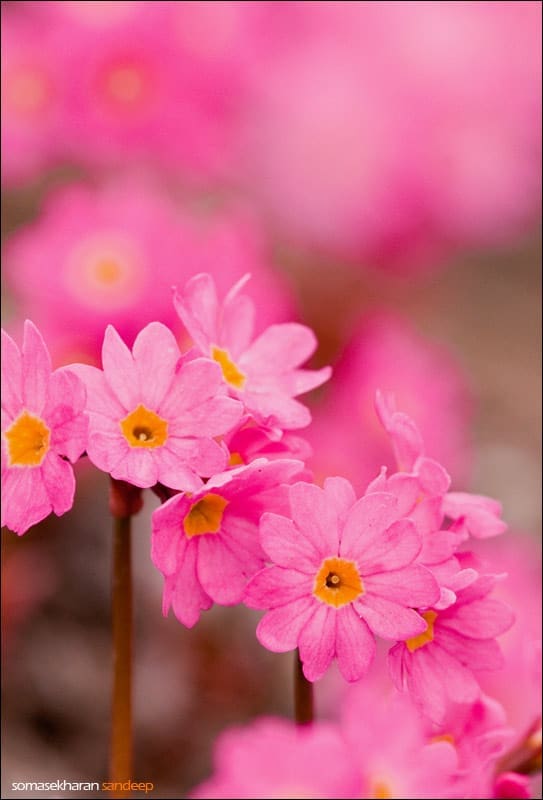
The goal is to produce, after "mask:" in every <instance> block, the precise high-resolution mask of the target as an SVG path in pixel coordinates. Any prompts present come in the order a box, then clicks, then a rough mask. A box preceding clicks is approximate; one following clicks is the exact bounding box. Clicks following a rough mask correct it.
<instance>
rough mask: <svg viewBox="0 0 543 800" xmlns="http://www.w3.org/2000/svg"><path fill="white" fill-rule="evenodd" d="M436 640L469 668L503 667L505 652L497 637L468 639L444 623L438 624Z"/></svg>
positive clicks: (435, 631) (435, 632) (435, 630)
mask: <svg viewBox="0 0 543 800" xmlns="http://www.w3.org/2000/svg"><path fill="white" fill-rule="evenodd" d="M434 640H435V642H436V643H437V644H438V645H439V646H440V647H442V648H443V649H444V650H446V651H447V652H448V653H449V654H450V655H452V656H453V657H454V658H456V659H458V661H460V663H461V664H464V666H466V667H468V668H469V669H473V670H479V669H501V668H502V667H503V664H504V659H503V654H502V651H501V650H500V646H499V644H498V643H497V641H496V640H495V639H467V638H466V637H465V636H462V635H461V634H460V633H457V632H456V631H453V630H450V629H449V628H446V627H445V626H444V625H436V626H435V628H434Z"/></svg>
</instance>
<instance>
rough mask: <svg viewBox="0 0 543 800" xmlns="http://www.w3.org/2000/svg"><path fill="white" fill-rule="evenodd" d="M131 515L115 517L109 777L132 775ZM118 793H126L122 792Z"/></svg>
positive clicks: (126, 778) (120, 779)
mask: <svg viewBox="0 0 543 800" xmlns="http://www.w3.org/2000/svg"><path fill="white" fill-rule="evenodd" d="M130 528H131V517H130V516H125V517H115V518H114V525H113V574H112V577H113V580H112V598H111V611H112V628H113V699H112V708H111V751H110V779H111V780H112V781H114V782H116V783H117V782H120V783H124V782H126V781H129V780H131V778H132V566H131V552H130V551H131V541H130ZM116 796H117V797H127V796H128V794H127V793H125V792H120V793H119V794H117V795H116Z"/></svg>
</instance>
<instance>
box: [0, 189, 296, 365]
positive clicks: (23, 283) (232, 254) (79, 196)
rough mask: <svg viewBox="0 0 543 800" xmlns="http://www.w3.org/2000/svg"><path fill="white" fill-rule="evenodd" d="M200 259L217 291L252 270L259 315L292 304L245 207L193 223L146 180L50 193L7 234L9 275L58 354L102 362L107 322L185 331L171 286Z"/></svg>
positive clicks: (126, 332) (129, 333)
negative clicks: (35, 213)
mask: <svg viewBox="0 0 543 800" xmlns="http://www.w3.org/2000/svg"><path fill="white" fill-rule="evenodd" d="M202 266H205V268H206V269H207V270H208V271H209V272H211V273H213V274H215V276H216V280H217V283H218V285H219V286H220V287H221V290H226V288H227V287H229V286H230V284H231V283H232V282H234V281H235V280H238V279H239V278H240V277H241V276H242V275H243V274H244V273H245V272H246V271H247V270H251V272H252V273H253V274H254V291H255V298H256V301H257V303H258V304H259V306H258V307H259V310H260V317H261V321H262V323H264V324H265V323H266V322H270V321H271V320H272V319H277V315H279V316H280V319H285V318H288V316H287V315H289V314H290V313H291V312H292V302H291V300H290V299H289V292H288V290H287V287H286V286H284V285H283V284H282V283H281V281H280V279H279V278H278V277H277V276H276V274H275V272H274V269H273V264H272V263H271V262H270V259H269V257H268V255H267V251H266V248H265V246H264V243H263V241H262V240H261V237H260V233H259V229H258V227H257V226H256V225H255V224H254V223H253V221H252V220H251V219H250V218H249V217H248V216H245V215H242V214H237V215H234V214H222V215H220V216H214V217H210V218H209V219H208V220H207V221H206V222H205V223H204V222H203V221H200V222H198V221H197V219H196V217H195V216H194V215H193V214H189V213H188V212H187V210H182V209H180V208H178V207H177V206H176V205H175V204H174V203H173V202H172V201H171V200H170V198H169V197H168V196H167V195H166V194H165V192H163V191H161V190H160V188H159V186H157V185H156V184H154V183H151V182H150V181H144V180H140V181H138V180H135V179H131V180H128V179H120V178H118V179H116V180H115V181H114V182H110V183H107V184H105V185H103V186H101V187H99V188H94V189H91V188H89V187H88V186H86V185H83V184H73V185H70V186H68V187H65V188H63V189H61V190H57V191H56V192H52V193H51V194H50V195H49V196H48V198H47V201H46V204H45V207H44V209H43V212H42V214H41V216H40V217H39V218H38V219H37V220H36V221H34V222H32V223H31V224H29V225H27V226H25V227H22V228H21V229H19V230H18V231H17V232H16V233H15V234H14V235H13V236H12V237H11V238H10V239H9V240H8V243H7V247H6V264H5V275H6V281H7V282H8V284H9V286H10V287H11V288H12V289H13V291H14V293H15V296H16V298H17V299H18V300H19V301H20V303H21V305H24V307H25V308H26V309H28V310H29V313H31V314H32V316H33V318H34V319H35V320H36V321H37V323H38V324H39V325H40V328H41V329H42V330H43V331H44V333H45V335H46V338H47V341H48V342H49V346H50V347H51V350H52V353H53V358H54V359H55V358H56V359H57V360H58V361H59V362H60V363H65V362H66V360H69V361H89V360H90V362H91V363H94V364H98V363H99V358H100V348H101V344H102V339H103V335H104V329H105V327H106V325H107V324H109V323H111V324H113V325H114V326H115V327H116V329H117V330H118V331H119V333H120V335H121V336H122V337H123V339H125V341H127V342H128V344H132V342H133V341H134V338H135V336H136V335H137V333H138V331H139V330H141V328H142V327H143V326H144V325H146V324H147V323H149V322H154V321H158V322H163V323H164V324H165V325H168V327H170V328H171V329H172V330H173V331H174V333H176V334H179V335H181V333H182V325H181V323H180V321H179V319H178V317H177V314H176V313H175V310H174V309H173V307H172V303H171V286H172V284H174V283H175V282H177V281H180V280H181V281H183V280H188V279H189V277H190V276H191V275H193V274H194V273H195V272H197V271H198V270H200V269H202Z"/></svg>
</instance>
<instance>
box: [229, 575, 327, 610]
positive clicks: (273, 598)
mask: <svg viewBox="0 0 543 800" xmlns="http://www.w3.org/2000/svg"><path fill="white" fill-rule="evenodd" d="M312 588H313V580H312V579H311V578H310V577H308V576H307V575H304V574H303V573H301V572H295V571H294V570H291V569H283V567H276V566H273V567H266V568H265V569H263V570H261V571H260V572H257V574H256V575H255V576H254V577H253V578H251V580H250V581H249V583H248V584H247V588H246V589H245V595H244V598H243V602H244V603H245V605H246V606H249V608H278V607H279V606H284V605H286V604H288V603H292V602H293V601H294V600H299V599H300V598H302V597H307V596H309V595H311V591H312Z"/></svg>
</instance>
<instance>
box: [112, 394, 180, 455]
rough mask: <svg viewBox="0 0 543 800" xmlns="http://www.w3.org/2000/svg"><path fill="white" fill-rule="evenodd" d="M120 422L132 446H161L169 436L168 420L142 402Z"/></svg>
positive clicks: (125, 436) (124, 434)
mask: <svg viewBox="0 0 543 800" xmlns="http://www.w3.org/2000/svg"><path fill="white" fill-rule="evenodd" d="M119 424H120V426H121V431H122V432H123V436H124V438H125V439H126V441H127V442H128V444H129V445H130V447H161V445H163V444H164V442H165V441H166V440H167V438H168V423H167V422H166V420H165V419H162V417H159V416H158V414H155V412H154V411H149V409H148V408H145V406H144V405H142V404H141V403H140V405H139V406H138V407H137V408H135V409H134V411H131V412H130V414H128V416H126V417H125V418H124V419H122V420H121V421H120V423H119Z"/></svg>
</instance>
